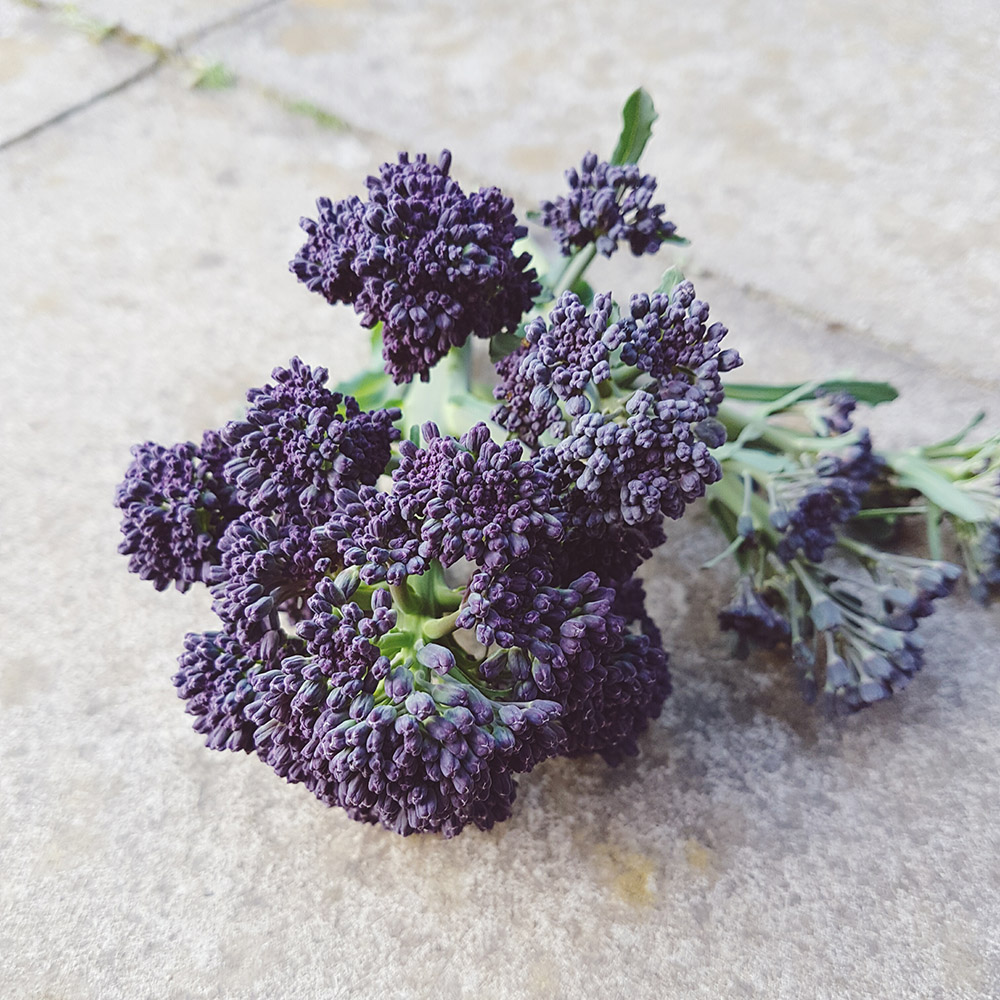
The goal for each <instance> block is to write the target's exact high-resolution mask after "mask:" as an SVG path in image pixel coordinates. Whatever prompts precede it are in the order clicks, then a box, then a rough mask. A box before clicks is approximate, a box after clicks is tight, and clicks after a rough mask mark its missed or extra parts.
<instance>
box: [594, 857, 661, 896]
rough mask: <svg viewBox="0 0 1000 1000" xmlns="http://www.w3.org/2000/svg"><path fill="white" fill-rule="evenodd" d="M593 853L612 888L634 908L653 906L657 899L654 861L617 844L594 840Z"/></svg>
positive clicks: (616, 894) (615, 893)
mask: <svg viewBox="0 0 1000 1000" xmlns="http://www.w3.org/2000/svg"><path fill="white" fill-rule="evenodd" d="M594 854H595V856H596V857H597V860H598V863H599V865H600V867H601V869H602V874H603V875H604V879H605V881H606V883H607V884H608V886H609V887H610V889H611V891H612V892H613V893H614V895H615V896H617V897H618V899H620V900H621V901H622V902H623V903H627V904H628V905H629V906H631V907H632V908H633V909H636V910H642V909H648V908H650V907H652V905H653V903H655V902H656V862H655V861H653V859H652V858H648V857H646V856H645V855H644V854H640V853H639V852H638V851H629V850H625V849H624V848H622V847H620V846H618V845H617V844H597V845H596V846H595V847H594Z"/></svg>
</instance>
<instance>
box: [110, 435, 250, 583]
mask: <svg viewBox="0 0 1000 1000" xmlns="http://www.w3.org/2000/svg"><path fill="white" fill-rule="evenodd" d="M229 457H230V452H229V448H228V446H227V445H226V443H225V442H224V441H223V440H222V438H221V437H220V436H219V434H218V433H216V432H215V431H206V432H205V434H204V437H203V438H202V442H201V445H195V444H193V443H192V442H190V441H188V442H186V443H184V444H175V445H173V446H172V447H170V448H166V447H164V446H163V445H159V444H154V443H153V442H152V441H147V442H146V443H145V444H138V445H135V447H133V449H132V464H131V465H130V466H129V467H128V470H127V471H126V473H125V479H124V481H123V482H122V483H121V484H120V485H119V486H118V489H117V492H116V495H115V505H116V506H117V507H119V508H120V509H121V510H122V512H123V518H122V534H123V535H124V538H123V539H122V542H121V544H120V545H119V546H118V551H119V552H121V553H122V554H123V555H127V556H129V565H128V568H129V570H130V571H131V572H132V573H137V574H138V575H139V576H140V577H141V578H142V579H143V580H151V581H152V583H153V585H154V586H155V587H156V589H157V590H164V589H165V588H166V587H168V586H170V584H171V583H173V584H174V585H175V586H176V587H177V589H178V590H180V591H185V590H187V589H188V588H189V587H190V586H191V584H192V583H199V582H203V581H204V580H205V578H206V574H207V573H209V572H210V571H211V568H212V567H213V566H216V565H218V563H219V561H220V558H221V556H220V551H219V541H220V539H221V537H222V534H223V532H224V531H225V529H226V527H227V525H229V524H230V523H231V522H232V521H234V520H235V519H236V518H237V517H239V516H240V514H242V513H243V510H244V508H243V505H242V504H241V502H240V500H239V498H238V497H237V496H236V491H235V490H234V489H233V487H232V486H231V485H230V484H229V482H228V480H227V479H226V477H225V474H224V471H223V470H224V466H225V463H226V461H227V460H228V458H229Z"/></svg>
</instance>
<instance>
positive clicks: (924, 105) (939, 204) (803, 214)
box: [203, 0, 1000, 370]
mask: <svg viewBox="0 0 1000 1000" xmlns="http://www.w3.org/2000/svg"><path fill="white" fill-rule="evenodd" d="M203 51H204V52H205V53H206V54H207V55H210V56H212V57H219V58H222V59H224V60H225V61H226V62H227V63H230V64H231V65H232V66H234V67H235V68H236V69H237V70H238V71H239V72H241V73H244V74H246V75H249V76H251V77H253V78H256V79H260V80H262V81H265V82H267V83H268V84H269V85H272V86H276V87H280V88H281V89H283V90H285V91H286V92H291V93H294V94H296V95H301V96H303V97H308V98H309V99H311V100H313V101H315V102H317V103H319V104H321V105H323V106H324V107H328V108H330V110H332V111H335V112H336V113H338V114H340V115H343V116H344V117H346V118H347V119H348V120H349V121H351V122H353V123H356V124H359V125H361V126H363V127H365V128H367V129H371V130H374V131H376V132H378V133H379V134H382V135H385V136H389V137H392V138H393V140H394V141H396V142H398V143H399V144H400V145H401V146H407V147H410V148H416V149H430V150H432V151H436V150H437V149H439V148H440V147H442V146H448V147H450V148H452V149H453V151H454V153H455V164H456V170H457V171H461V170H463V169H464V170H470V171H475V172H476V173H477V174H478V175H479V176H481V177H482V178H484V179H487V180H489V181H490V182H491V183H504V184H507V185H512V186H513V187H512V190H513V191H515V192H516V193H518V194H521V195H525V196H529V197H531V198H538V197H542V196H548V195H549V194H550V193H556V192H558V191H559V190H560V188H561V185H562V170H563V169H564V168H565V167H567V166H569V165H571V164H572V163H574V162H578V160H579V158H580V157H581V156H582V154H583V152H584V151H585V150H586V149H588V148H592V149H594V150H596V151H604V152H609V151H610V148H611V146H612V144H613V142H614V139H615V135H616V128H615V126H616V124H617V120H618V118H617V115H618V110H619V108H620V106H621V103H622V101H623V100H624V98H625V95H627V94H628V93H629V92H630V91H631V90H632V89H633V88H634V87H635V86H637V85H639V84H642V85H644V86H645V87H646V88H647V89H648V90H649V91H650V92H651V93H652V94H653V96H654V98H655V100H656V103H657V105H658V107H659V108H660V110H661V113H662V117H661V120H660V122H659V125H658V129H657V132H656V134H655V136H654V140H653V143H652V144H651V146H650V148H649V152H648V156H647V158H646V160H645V161H644V162H645V163H646V165H647V166H648V168H649V169H650V170H651V171H652V172H654V173H655V174H656V175H657V176H658V177H659V179H660V181H661V190H662V191H663V193H664V195H665V198H666V200H667V203H668V207H670V208H671V210H672V215H673V218H674V219H675V220H676V221H677V222H678V224H679V225H680V227H681V230H682V231H683V232H684V233H687V234H689V235H690V236H691V237H693V238H694V240H695V241H696V242H695V243H694V245H693V247H692V250H691V253H692V255H693V256H694V258H695V259H697V260H698V261H700V262H701V263H702V264H705V265H710V266H711V267H712V268H714V269H717V270H720V271H722V272H723V273H726V274H727V275H729V276H730V277H732V278H733V279H734V280H735V281H736V282H737V283H739V284H743V283H748V284H750V285H752V286H753V287H755V288H759V289H762V290H767V291H769V292H771V293H773V294H777V295H779V296H781V297H783V298H785V299H787V300H789V301H791V302H793V303H796V304H797V305H798V306H799V307H801V308H805V309H808V310H809V311H811V312H813V313H816V314H818V315H822V316H824V317H826V318H829V319H832V320H835V321H838V322H841V323H844V324H847V325H849V326H852V327H855V328H858V329H862V330H865V331H869V332H870V333H871V334H872V335H873V336H875V337H877V338H878V339H880V340H882V341H884V342H887V343H892V344H895V345H900V346H903V345H905V346H906V347H907V348H910V349H914V350H918V351H920V352H921V353H922V354H923V355H924V356H925V357H928V358H930V359H933V360H934V361H935V363H940V362H942V361H943V362H946V363H948V364H951V365H953V366H954V367H955V368H956V369H957V368H959V367H961V366H970V367H975V368H977V369H979V370H981V368H982V364H981V363H982V361H983V359H984V358H986V359H988V360H989V361H993V360H996V359H997V358H998V357H1000V351H998V349H997V346H996V315H997V313H998V310H1000V292H998V288H1000V235H998V234H1000V172H998V171H997V169H996V164H997V162H998V160H1000V76H998V74H997V73H996V65H997V61H998V59H1000V7H998V6H997V4H996V3H995V2H994V0H967V2H962V3H951V2H944V0H939V2H931V0H926V2H918V3H913V2H909V0H889V2H884V3H877V4H873V3H868V2H865V0H851V2H846V3H845V2H836V3H834V2H831V0H808V2H804V3H796V4H787V3H782V2H779V0H708V2H705V0H682V2H679V3H672V4H670V5H668V6H663V5H660V6H651V5H650V4H649V3H646V2H643V0H622V2H620V3H616V4H614V5H613V7H609V6H608V5H607V4H605V3H601V2H599V0H581V2H578V3H574V4H573V5H572V6H571V7H567V6H566V5H564V4H560V3H555V2H546V3H539V2H537V0H513V2H511V3H505V4H502V5H488V6H483V5H478V4H469V3H465V2H462V0H438V2H434V3H425V4H411V3H408V2H405V0H371V2H365V0H332V2H331V0H288V2H286V3H284V4H282V5H281V6H279V7H276V8H274V9H273V10H269V11H267V12H265V13H264V14H262V15H260V16H259V17H256V18H254V19H252V21H251V22H249V23H247V24H243V25H240V27H239V28H238V29H236V30H234V31H233V32H231V33H228V34H227V33H225V32H222V33H219V34H213V35H211V36H209V37H208V38H207V39H205V41H204V43H203Z"/></svg>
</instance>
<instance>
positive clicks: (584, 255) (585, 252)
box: [552, 243, 597, 299]
mask: <svg viewBox="0 0 1000 1000" xmlns="http://www.w3.org/2000/svg"><path fill="white" fill-rule="evenodd" d="M596 254H597V247H596V246H595V245H594V244H593V243H591V244H590V245H589V246H586V247H584V248H583V249H582V250H578V251H577V252H576V253H575V254H573V256H572V257H570V259H569V260H568V261H567V262H566V266H565V267H564V268H563V269H562V271H561V272H560V273H559V277H558V278H557V279H556V283H555V285H554V287H553V289H552V298H553V299H558V298H559V296H560V295H562V293H563V292H565V291H566V290H567V289H569V288H572V287H573V286H574V285H575V284H576V283H577V282H578V281H579V280H580V279H581V278H582V277H583V275H584V272H586V270H587V268H588V267H590V264H591V262H592V261H593V259H594V257H595V256H596Z"/></svg>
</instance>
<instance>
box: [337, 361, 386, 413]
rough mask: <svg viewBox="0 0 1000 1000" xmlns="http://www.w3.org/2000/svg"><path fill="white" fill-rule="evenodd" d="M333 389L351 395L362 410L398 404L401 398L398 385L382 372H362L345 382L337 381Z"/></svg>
mask: <svg viewBox="0 0 1000 1000" xmlns="http://www.w3.org/2000/svg"><path fill="white" fill-rule="evenodd" d="M334 391H335V392H340V393H343V394H344V395H345V396H353V397H354V398H355V399H356V400H357V401H358V406H360V407H361V409H362V410H376V409H380V408H382V407H384V406H399V404H400V401H401V399H402V396H401V394H400V390H399V386H397V385H395V384H394V383H393V382H392V380H391V379H390V378H389V377H388V376H387V375H386V374H385V373H384V372H371V371H369V372H362V373H361V374H360V375H357V376H355V377H354V378H352V379H348V380H347V381H346V382H339V383H338V384H337V385H336V386H335V387H334Z"/></svg>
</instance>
